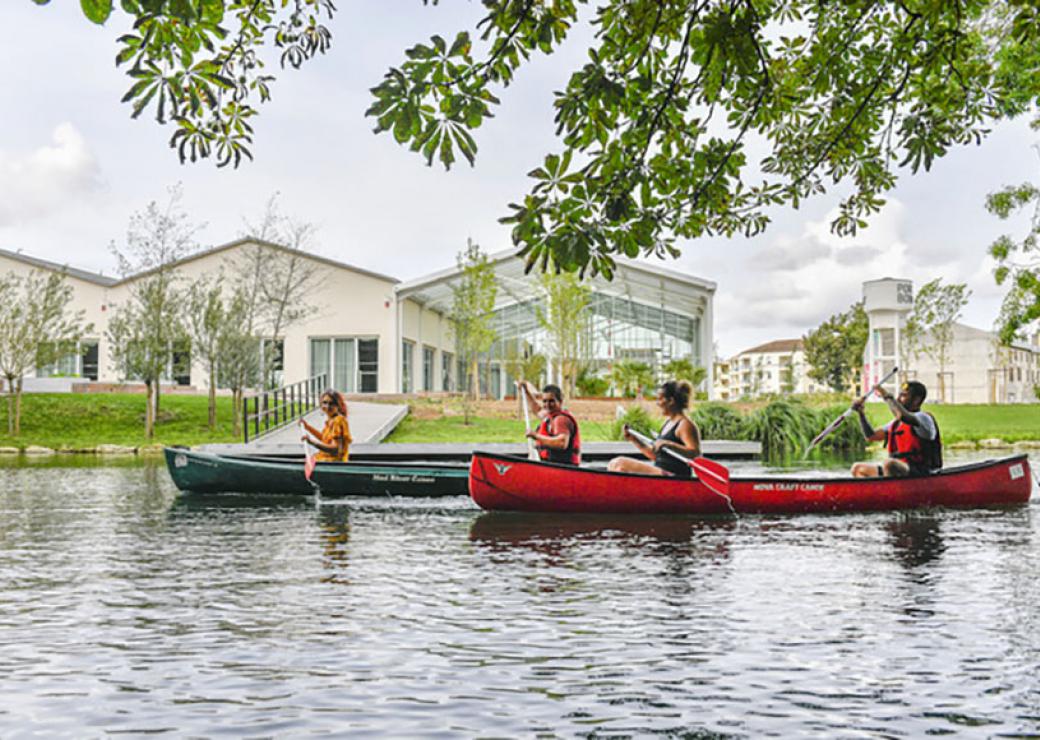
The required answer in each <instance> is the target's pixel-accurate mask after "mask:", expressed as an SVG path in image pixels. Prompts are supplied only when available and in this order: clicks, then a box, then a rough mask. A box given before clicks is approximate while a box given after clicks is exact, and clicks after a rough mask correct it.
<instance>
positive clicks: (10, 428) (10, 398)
mask: <svg viewBox="0 0 1040 740" xmlns="http://www.w3.org/2000/svg"><path fill="white" fill-rule="evenodd" d="M7 433H8V434H10V435H11V436H14V379H13V378H12V377H11V376H7Z"/></svg>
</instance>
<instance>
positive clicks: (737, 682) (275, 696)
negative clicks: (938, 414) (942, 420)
mask: <svg viewBox="0 0 1040 740" xmlns="http://www.w3.org/2000/svg"><path fill="white" fill-rule="evenodd" d="M0 475H3V483H4V485H3V487H2V488H0V672H2V674H3V675H4V698H3V700H2V701H0V735H3V736H9V735H18V734H28V733H30V732H35V733H37V734H40V735H44V736H51V735H64V736H82V735H84V734H85V735H103V734H106V735H107V734H114V733H126V734H132V735H141V734H151V733H167V734H174V735H178V736H179V735H202V736H208V735H214V734H217V733H226V732H231V733H234V734H244V735H262V736H274V735H278V736H285V735H303V734H315V733H331V734H336V735H360V734H368V735H391V736H398V737H404V736H430V735H443V736H449V737H473V736H486V735H495V736H510V737H512V736H523V737H529V736H535V735H545V736H588V737H627V736H645V735H650V734H663V735H668V736H671V735H681V736H689V737H726V736H733V737H758V736H762V735H772V736H781V737H786V736H805V735H809V736H819V737H858V736H869V737H878V736H892V737H896V736H901V737H922V736H926V735H933V734H953V733H956V734H968V735H970V736H976V735H980V736H998V735H1015V734H1017V735H1020V736H1021V735H1029V734H1034V735H1035V734H1037V733H1040V677H1038V675H1037V670H1036V667H1037V665H1040V617H1038V615H1040V579H1038V578H1037V574H1038V573H1040V547H1038V543H1037V535H1038V533H1040V525H1038V520H1037V516H1036V514H1037V505H1038V504H1037V502H1035V501H1034V503H1032V504H1031V505H1029V506H1026V507H1019V508H1016V509H1011V510H983V511H942V510H928V511H917V512H905V513H901V512H894V513H872V514H848V515H828V516H799V517H779V516H776V517H764V516H763V517H754V516H749V517H742V518H740V519H731V518H724V519H696V518H692V517H674V516H673V517H667V516H649V517H623V516H612V515H597V516H573V515H545V514H541V515H539V514H501V513H484V512H480V511H479V510H477V509H476V508H475V507H474V506H473V505H472V503H471V502H469V501H468V499H465V498H458V499H449V500H438V501H435V502H433V501H429V502H424V501H400V500H394V499H368V500H363V501H354V502H349V503H342V502H339V503H336V504H332V505H321V506H316V505H315V502H314V501H313V500H311V499H298V498H282V497H277V496H268V497H256V496H181V495H179V494H178V493H177V492H176V491H175V490H174V489H173V487H172V485H171V483H170V481H169V479H168V477H167V476H166V474H165V470H164V469H163V468H162V467H161V466H156V465H144V466H142V465H139V464H134V465H111V466H103V467H93V468H91V467H82V466H78V467H77V466H73V467H68V466H53V465H26V466H20V467H12V468H7V469H4V470H3V471H2V472H0ZM84 728H88V729H84Z"/></svg>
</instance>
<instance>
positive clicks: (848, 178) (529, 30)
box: [35, 0, 1040, 275]
mask: <svg viewBox="0 0 1040 740" xmlns="http://www.w3.org/2000/svg"><path fill="white" fill-rule="evenodd" d="M35 1H36V2H39V3H41V4H43V3H45V2H47V1H48V0H35ZM82 3H83V7H84V10H85V12H86V14H87V16H88V17H89V18H90V19H91V20H93V21H95V22H104V21H105V20H106V19H107V18H108V17H109V15H110V14H111V13H112V10H113V7H114V3H113V0H82ZM431 3H432V4H437V2H436V0H424V4H431ZM484 7H485V8H486V14H485V16H484V18H483V19H482V20H481V21H480V22H479V23H478V31H479V39H475V38H474V37H473V36H472V35H471V34H470V32H469V31H462V32H459V33H457V34H455V35H454V36H451V37H450V38H449V39H445V38H443V37H441V36H434V37H432V38H431V39H430V40H429V42H427V43H420V44H416V45H414V46H413V47H411V48H410V49H408V51H407V52H406V57H407V59H406V60H405V61H404V62H403V63H402V64H401V65H400V66H399V67H396V68H393V69H391V70H390V71H389V72H388V73H387V74H386V76H385V78H384V80H383V82H382V83H381V84H379V85H378V86H377V87H375V88H373V94H374V96H375V102H374V103H373V105H372V107H371V108H370V109H369V111H368V113H369V115H371V116H373V117H374V118H375V119H376V128H377V131H386V132H390V133H392V135H393V136H394V138H395V139H396V140H397V141H398V142H400V143H402V144H405V145H407V146H409V147H410V148H411V149H412V150H413V151H415V152H417V153H419V154H420V155H421V156H423V157H424V158H425V159H426V161H427V162H428V163H431V162H432V161H433V160H434V159H435V158H436V159H438V160H439V161H440V162H441V163H442V164H443V165H444V166H445V167H450V166H451V165H452V164H453V163H454V162H455V161H456V159H457V157H459V156H461V157H463V158H465V159H467V160H468V161H470V162H471V163H472V162H473V160H474V157H475V155H476V151H477V144H476V141H475V139H474V137H473V135H474V132H475V131H476V130H477V129H478V128H479V127H480V126H481V125H482V124H483V122H484V121H485V120H486V119H488V118H490V117H491V116H492V115H493V111H494V109H495V106H497V105H498V103H499V100H498V97H497V95H499V94H501V91H502V89H504V88H505V87H507V86H508V85H509V84H510V83H511V82H512V81H513V80H514V79H515V77H516V76H517V75H518V74H520V73H521V67H522V66H523V65H524V63H525V62H527V61H528V60H529V59H530V58H531V57H532V56H533V55H535V54H538V53H544V54H549V53H552V52H554V51H555V50H557V49H558V48H559V47H560V45H561V44H562V43H563V42H564V41H565V40H566V39H567V37H568V36H569V35H570V34H571V33H572V32H573V30H574V28H575V26H577V25H579V24H587V23H591V24H592V25H593V27H594V29H595V34H594V41H593V42H592V45H591V48H589V50H588V55H587V60H586V61H585V63H584V64H583V65H582V66H581V68H580V69H578V70H576V71H574V72H573V73H572V74H571V76H570V78H569V80H568V82H567V84H566V86H565V88H564V89H563V90H561V91H557V93H556V100H555V103H554V106H555V121H556V128H557V135H558V136H559V139H560V149H559V151H557V152H554V153H552V154H550V155H548V156H547V157H545V159H544V161H543V162H542V164H541V165H539V166H537V167H535V168H534V169H533V170H532V171H531V173H530V174H531V177H532V179H533V185H532V188H531V191H530V193H528V195H527V196H526V197H524V198H523V199H522V200H519V201H518V202H517V203H514V204H512V205H511V206H510V211H511V213H510V215H509V216H507V217H506V218H505V219H504V220H505V221H506V222H507V223H509V224H511V225H512V227H513V239H514V241H515V242H516V243H517V244H518V245H520V246H521V247H522V253H523V254H524V255H525V256H526V257H527V259H528V260H530V262H531V264H532V265H533V264H539V265H541V266H542V267H543V268H544V267H545V266H546V265H547V264H548V261H549V259H550V258H551V259H552V260H553V262H554V264H555V265H557V266H559V267H561V268H563V269H565V270H575V269H581V268H591V269H592V270H593V271H600V272H603V273H605V274H607V275H610V274H612V271H613V267H614V262H613V258H614V257H615V256H617V255H626V256H636V255H638V254H657V255H665V254H675V253H677V248H676V246H675V240H676V239H677V238H696V237H700V236H704V235H710V234H724V235H731V234H737V233H742V234H755V233H758V232H760V231H762V230H763V229H764V228H766V226H767V224H768V222H769V215H768V211H769V209H770V208H771V207H773V206H776V205H791V206H795V207H797V206H798V205H799V204H800V203H801V202H802V201H804V200H805V199H806V198H807V197H810V196H812V195H815V194H817V193H821V192H823V191H824V190H825V189H826V188H827V187H828V186H830V185H836V184H839V183H840V184H843V185H844V186H846V188H847V189H848V190H849V191H850V192H848V194H847V195H845V196H844V198H843V200H842V201H841V203H840V212H839V215H838V217H837V219H836V220H835V222H834V224H833V227H834V229H835V230H836V231H837V232H838V233H840V234H851V233H854V232H855V231H856V229H858V228H860V227H862V226H864V225H865V223H866V218H867V217H868V216H869V215H870V214H872V213H875V212H877V211H878V210H879V209H880V208H881V206H882V205H883V203H884V200H883V196H884V194H885V193H886V192H887V191H888V190H890V189H891V188H892V187H893V186H894V184H895V182H896V171H897V169H899V168H901V167H906V168H909V170H910V171H912V172H914V171H917V170H919V169H920V168H922V167H923V168H925V169H927V168H928V167H929V166H930V165H931V163H932V161H933V160H934V159H935V158H937V157H941V156H943V155H944V154H945V153H946V152H947V151H948V150H949V149H950V148H951V147H953V146H955V145H958V144H966V143H970V142H978V141H980V140H981V139H982V137H983V136H984V135H985V134H986V133H987V130H988V127H989V126H990V125H991V124H992V122H994V121H996V120H999V119H1000V118H1003V117H1009V116H1014V115H1018V114H1020V113H1021V112H1023V111H1024V110H1025V109H1027V107H1028V105H1029V103H1030V102H1032V101H1036V100H1037V98H1038V96H1040V75H1038V74H1036V65H1035V64H1033V63H1032V62H1033V60H1035V59H1036V55H1037V45H1038V39H1040V9H1038V6H1037V3H1036V2H1035V0H915V1H914V2H905V1H903V0H891V1H888V0H841V1H838V0H832V1H831V2H820V0H727V1H725V2H723V1H722V0H675V1H674V2H673V1H669V2H663V1H662V0H604V2H602V3H600V4H599V5H598V6H597V7H595V8H592V7H591V3H589V2H587V0H484ZM119 9H120V10H121V11H122V12H123V13H124V14H125V15H126V16H128V20H129V21H132V30H131V32H130V33H127V34H126V35H124V36H122V37H121V38H120V41H119V44H120V51H119V54H118V56H117V64H123V65H127V73H128V75H129V76H130V77H131V79H132V80H133V83H132V85H131V87H130V89H129V90H128V91H127V94H126V96H125V98H124V100H125V101H126V102H130V103H132V105H133V113H132V115H135V116H136V115H140V114H141V113H142V112H144V111H146V110H149V111H154V113H155V115H156V117H157V119H158V120H159V121H160V122H161V123H172V124H174V125H175V126H176V131H175V132H174V134H173V136H172V139H171V144H172V145H173V146H174V147H175V149H176V150H177V151H178V153H179V155H180V157H181V158H182V160H184V159H192V160H193V159H195V158H199V157H207V156H210V155H211V154H212V155H215V156H216V157H217V160H218V162H219V163H221V164H227V163H228V162H234V163H235V164H236V165H237V164H238V163H239V162H240V161H241V158H242V156H243V155H247V156H248V152H249V147H250V146H251V144H252V128H251V124H250V120H251V118H252V117H254V116H255V114H256V110H255V109H254V108H253V107H252V105H253V101H255V100H256V99H257V98H259V100H261V101H264V100H267V99H268V97H269V95H270V84H271V82H272V75H270V74H269V73H268V72H267V71H266V67H265V66H264V65H265V63H269V62H270V60H265V58H264V55H263V52H265V51H268V50H269V48H270V47H272V46H273V47H274V51H275V52H276V53H280V54H281V63H282V65H283V66H285V65H287V64H288V65H291V66H299V65H300V64H302V63H303V62H304V61H306V60H307V59H309V58H311V57H313V56H314V55H315V54H317V53H319V52H324V51H325V50H326V49H327V48H328V46H329V43H330V38H331V36H330V34H329V32H328V29H327V28H325V26H324V25H322V22H323V21H324V20H326V19H327V18H328V17H331V15H332V13H333V11H334V6H333V4H332V0H296V1H295V2H291V3H286V2H279V0H252V1H247V0H120V4H119ZM753 142H755V143H756V146H755V147H752V146H751V144H752V143H753ZM757 144H761V145H763V147H764V149H765V151H766V152H767V153H766V154H765V156H764V157H762V158H761V159H757V160H756V159H754V158H753V157H752V153H753V150H757V149H758V148H759V147H758V146H757Z"/></svg>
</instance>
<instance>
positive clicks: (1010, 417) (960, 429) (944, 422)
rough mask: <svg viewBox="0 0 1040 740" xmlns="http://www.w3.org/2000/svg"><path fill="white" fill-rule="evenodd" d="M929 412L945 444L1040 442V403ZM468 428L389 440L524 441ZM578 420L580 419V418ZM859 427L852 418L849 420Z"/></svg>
mask: <svg viewBox="0 0 1040 740" xmlns="http://www.w3.org/2000/svg"><path fill="white" fill-rule="evenodd" d="M927 410H928V411H930V412H931V413H932V414H933V415H934V416H935V418H936V420H937V421H938V422H939V429H940V430H941V431H942V435H943V440H944V441H945V442H957V441H961V440H976V441H977V440H980V439H989V438H994V437H996V438H999V439H1003V440H1005V441H1008V442H1015V441H1018V440H1025V439H1035V440H1040V405H1037V404H1017V405H1003V406H990V405H985V404H979V405H964V406H941V405H929V406H927ZM867 411H868V415H869V417H870V419H871V422H872V423H873V424H874V425H875V426H879V425H881V424H884V423H885V422H886V421H888V420H889V419H891V418H892V417H891V414H890V413H889V412H888V409H887V407H886V406H885V405H884V404H880V403H874V404H869V405H868V407H867ZM472 421H473V423H472V424H471V425H469V426H466V425H464V424H463V423H462V418H461V417H459V416H450V417H442V418H439V419H414V418H412V417H409V418H407V419H405V421H404V422H403V423H402V424H401V425H400V426H398V427H397V429H396V430H395V431H394V433H393V435H392V436H391V437H390V438H389V439H388V440H387V441H388V442H521V441H523V422H521V421H520V420H518V419H517V420H514V419H488V418H480V419H473V420H472ZM579 421H580V419H579ZM846 423H847V424H851V423H855V421H854V420H850V421H847V422H846ZM581 435H582V439H584V440H587V441H602V440H607V439H609V438H610V437H609V435H610V424H608V423H605V422H599V423H596V422H585V423H583V424H582V425H581Z"/></svg>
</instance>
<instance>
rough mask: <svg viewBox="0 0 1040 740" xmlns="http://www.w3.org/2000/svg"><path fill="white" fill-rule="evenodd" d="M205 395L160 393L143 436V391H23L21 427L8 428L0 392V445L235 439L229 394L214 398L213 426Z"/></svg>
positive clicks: (87, 445)
mask: <svg viewBox="0 0 1040 740" xmlns="http://www.w3.org/2000/svg"><path fill="white" fill-rule="evenodd" d="M207 402H208V399H207V398H206V397H205V396H181V395H164V396H163V397H162V399H161V400H160V403H159V422H158V423H157V424H156V426H155V437H154V438H153V439H151V440H149V439H146V438H145V436H144V405H145V396H144V394H135V393H27V394H25V395H24V396H22V433H21V435H20V436H18V437H12V436H10V435H9V434H8V433H7V398H6V397H4V398H0V446H4V447H26V446H28V445H40V446H42V447H50V448H53V449H56V450H57V449H83V448H91V447H96V446H97V445H99V444H115V445H126V446H128V447H140V446H143V445H158V444H164V445H170V444H182V445H196V444H206V443H209V442H235V441H241V440H236V439H235V438H234V437H232V434H231V398H230V397H218V398H217V429H216V430H215V431H213V432H211V431H210V430H209V429H208V428H207V426H206V416H207V412H206V409H207Z"/></svg>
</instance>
